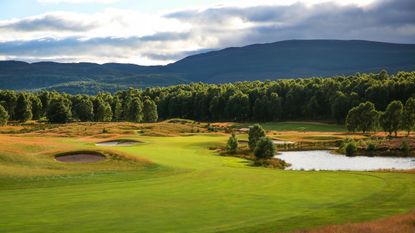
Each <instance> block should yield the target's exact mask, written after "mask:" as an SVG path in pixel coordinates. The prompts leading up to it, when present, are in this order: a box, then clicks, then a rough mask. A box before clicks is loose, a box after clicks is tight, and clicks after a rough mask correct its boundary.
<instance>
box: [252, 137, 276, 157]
mask: <svg viewBox="0 0 415 233" xmlns="http://www.w3.org/2000/svg"><path fill="white" fill-rule="evenodd" d="M254 154H255V157H257V158H260V159H268V158H272V157H273V156H274V154H275V145H274V143H273V142H272V140H271V139H270V138H269V137H261V138H259V139H258V141H257V143H256V145H255V149H254Z"/></svg>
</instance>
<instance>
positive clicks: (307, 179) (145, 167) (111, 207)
mask: <svg viewBox="0 0 415 233" xmlns="http://www.w3.org/2000/svg"><path fill="white" fill-rule="evenodd" d="M282 125H284V124H282ZM282 125H281V124H275V125H274V126H275V127H283V126H282ZM298 125H301V124H298ZM307 125H313V124H307ZM266 127H271V126H266ZM285 127H288V126H285ZM316 127H317V126H316ZM35 128H36V129H26V130H25V131H24V132H25V133H13V134H11V133H9V134H8V133H6V134H1V135H0V203H1V205H0V226H1V231H2V232H286V231H293V230H300V229H312V228H318V227H323V226H325V225H332V224H343V223H354V222H365V221H369V220H375V219H378V218H382V217H388V216H392V215H396V214H402V213H406V212H408V211H410V210H412V209H414V208H415V198H414V197H415V177H414V174H410V173H389V172H305V171H283V170H277V169H269V168H258V167H252V166H250V164H249V162H248V161H246V160H243V159H239V158H234V157H223V156H219V153H218V152H217V151H216V150H212V148H216V147H219V146H223V145H224V144H225V142H226V140H227V137H228V136H229V135H226V134H223V133H207V132H205V131H204V128H203V125H199V124H196V123H186V124H180V123H159V124H132V123H125V124H123V123H120V124H113V123H111V124H91V125H86V124H83V125H82V124H77V125H74V124H71V125H68V126H59V127H50V128H48V127H44V128H41V129H38V128H39V127H35ZM103 128H106V129H108V130H107V131H108V132H106V133H103V132H101V131H103V130H102V129H103ZM195 129H199V130H198V131H199V132H200V133H192V132H194V131H195ZM275 129H277V128H275ZM7 130H8V131H10V132H15V131H13V127H11V128H9V129H7ZM163 130H164V131H163ZM308 130H309V131H312V130H311V129H308ZM339 130H340V129H339ZM332 131H337V130H336V129H333V128H332ZM167 132H168V133H167ZM325 134H327V135H331V134H330V132H326V133H325ZM334 134H336V133H334ZM308 136H309V137H315V135H311V134H310V135H308ZM114 138H123V139H134V140H138V141H140V142H141V143H138V144H136V145H133V146H125V147H97V146H95V143H96V142H100V141H105V140H109V139H114ZM77 150H88V151H89V150H91V151H92V150H94V151H101V152H103V153H109V154H117V155H119V157H117V158H115V157H111V158H110V159H108V160H105V161H101V162H97V163H91V164H67V163H61V162H57V161H55V160H54V155H55V154H57V153H61V152H66V151H77Z"/></svg>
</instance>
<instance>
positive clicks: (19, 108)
mask: <svg viewBox="0 0 415 233" xmlns="http://www.w3.org/2000/svg"><path fill="white" fill-rule="evenodd" d="M14 115H15V119H16V120H18V121H20V122H26V121H28V120H30V119H32V116H33V115H32V106H31V103H30V100H29V98H28V97H27V95H26V94H23V93H21V94H19V97H18V98H17V103H16V109H15V114H14Z"/></svg>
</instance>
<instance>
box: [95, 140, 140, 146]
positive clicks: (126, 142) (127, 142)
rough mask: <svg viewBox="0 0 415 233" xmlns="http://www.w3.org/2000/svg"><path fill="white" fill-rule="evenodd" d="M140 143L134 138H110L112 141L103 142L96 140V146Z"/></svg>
mask: <svg viewBox="0 0 415 233" xmlns="http://www.w3.org/2000/svg"><path fill="white" fill-rule="evenodd" d="M137 143H140V142H139V141H134V140H112V141H105V142H98V143H97V144H95V145H97V146H131V145H135V144H137Z"/></svg>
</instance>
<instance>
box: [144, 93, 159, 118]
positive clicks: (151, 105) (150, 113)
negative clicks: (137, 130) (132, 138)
mask: <svg viewBox="0 0 415 233" xmlns="http://www.w3.org/2000/svg"><path fill="white" fill-rule="evenodd" d="M143 117H144V119H143V120H144V122H156V121H157V119H158V115H157V105H156V103H155V102H154V101H152V100H151V99H149V98H146V99H145V100H144V104H143Z"/></svg>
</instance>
